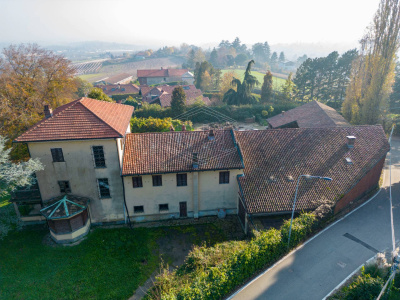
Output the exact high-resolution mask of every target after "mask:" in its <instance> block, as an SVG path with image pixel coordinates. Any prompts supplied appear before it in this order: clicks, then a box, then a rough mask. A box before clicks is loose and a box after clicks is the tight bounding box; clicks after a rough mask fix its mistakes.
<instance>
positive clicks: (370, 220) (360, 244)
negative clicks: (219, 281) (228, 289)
mask: <svg viewBox="0 0 400 300" xmlns="http://www.w3.org/2000/svg"><path fill="white" fill-rule="evenodd" d="M389 155H390V154H388V157H389ZM391 155H392V195H393V206H394V210H393V213H394V225H395V233H396V241H397V240H398V239H399V238H400V226H399V225H400V213H399V208H400V139H397V138H393V140H392V150H391ZM387 166H388V164H387ZM388 186H389V172H388V167H385V180H384V183H383V188H382V190H381V191H380V192H379V194H378V195H377V196H376V197H375V198H374V199H373V200H371V201H370V202H368V203H367V204H366V205H364V206H363V207H361V208H359V209H358V210H357V211H355V212H353V213H352V214H351V215H349V216H348V217H346V218H345V219H343V220H341V221H340V222H338V223H336V224H335V225H334V226H332V227H330V228H329V229H328V230H326V231H324V232H323V233H322V234H320V235H319V236H317V237H316V238H315V239H313V240H312V241H310V242H309V243H307V244H306V245H305V246H304V247H303V248H301V249H300V250H298V251H296V252H293V253H292V254H291V255H289V256H287V257H286V258H285V259H284V260H283V261H281V262H280V263H279V264H278V265H276V266H275V267H274V268H272V269H271V270H269V271H268V272H266V273H265V274H264V275H262V276H260V277H259V278H258V279H256V280H255V281H253V282H252V283H251V284H250V285H248V286H247V287H246V288H245V289H243V290H241V291H240V292H239V293H238V294H236V295H235V296H234V298H233V299H246V300H249V299H273V300H279V299H285V300H286V299H307V300H312V299H322V298H324V297H325V296H326V295H327V294H328V293H329V292H330V291H331V290H332V289H334V288H335V287H336V286H337V285H338V284H339V283H340V282H342V281H343V280H344V279H345V278H346V277H347V276H349V275H350V274H351V273H352V272H353V271H354V270H355V269H356V268H358V267H359V266H360V265H361V264H363V263H364V262H365V261H366V260H368V259H369V258H371V257H372V256H374V255H375V253H376V251H382V250H384V249H387V248H391V231H390V204H389V189H388Z"/></svg>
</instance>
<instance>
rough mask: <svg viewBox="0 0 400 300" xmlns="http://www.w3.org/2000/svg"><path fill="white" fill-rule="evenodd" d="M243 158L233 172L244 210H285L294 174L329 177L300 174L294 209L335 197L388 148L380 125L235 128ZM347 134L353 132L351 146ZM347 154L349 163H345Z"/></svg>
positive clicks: (289, 204)
mask: <svg viewBox="0 0 400 300" xmlns="http://www.w3.org/2000/svg"><path fill="white" fill-rule="evenodd" d="M234 134H235V137H236V141H237V144H238V145H239V148H240V150H241V153H242V155H243V160H244V165H245V168H244V176H242V177H240V178H238V181H239V185H240V188H241V192H242V195H243V196H244V199H245V204H246V207H247V211H248V212H249V213H250V214H252V213H278V212H288V211H291V209H292V205H293V200H294V193H295V189H296V181H297V178H298V176H299V175H303V174H309V175H315V176H323V177H330V178H332V179H333V180H332V181H324V180H302V181H301V183H300V188H299V194H298V198H297V202H296V210H306V209H313V208H315V201H317V200H321V199H324V198H325V199H330V200H338V199H339V198H340V197H341V196H343V195H345V194H346V193H347V192H349V190H350V189H351V188H352V187H353V186H354V185H355V184H356V183H358V182H359V181H360V180H361V179H362V178H363V177H364V176H365V175H366V174H367V172H368V171H370V170H371V169H372V168H373V167H374V166H375V164H377V163H378V162H379V161H380V160H382V159H383V158H384V157H385V155H386V153H387V152H388V151H389V144H388V142H387V139H386V136H385V133H384V131H383V129H382V127H381V126H352V127H350V126H349V127H332V128H289V129H269V130H260V131H235V132H234ZM347 136H354V137H356V140H355V145H354V148H351V149H350V148H349V147H348V146H347V138H346V137H347ZM346 158H350V159H351V161H352V164H347V162H346Z"/></svg>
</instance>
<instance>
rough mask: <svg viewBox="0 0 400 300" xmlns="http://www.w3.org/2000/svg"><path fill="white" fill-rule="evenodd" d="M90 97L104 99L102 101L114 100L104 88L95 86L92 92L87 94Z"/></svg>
mask: <svg viewBox="0 0 400 300" xmlns="http://www.w3.org/2000/svg"><path fill="white" fill-rule="evenodd" d="M87 97H88V98H92V99H97V100H102V101H107V102H113V100H112V99H111V98H110V97H108V96H107V95H106V94H105V93H104V92H103V90H102V89H100V88H93V89H92V90H91V91H90V93H89V94H88V95H87Z"/></svg>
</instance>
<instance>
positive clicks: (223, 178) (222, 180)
mask: <svg viewBox="0 0 400 300" xmlns="http://www.w3.org/2000/svg"><path fill="white" fill-rule="evenodd" d="M229 177H230V172H229V171H221V172H219V184H229Z"/></svg>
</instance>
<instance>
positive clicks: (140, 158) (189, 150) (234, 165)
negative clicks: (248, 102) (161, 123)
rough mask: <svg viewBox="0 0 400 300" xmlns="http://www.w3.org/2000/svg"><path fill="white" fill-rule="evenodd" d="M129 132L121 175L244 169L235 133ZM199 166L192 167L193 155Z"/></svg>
mask: <svg viewBox="0 0 400 300" xmlns="http://www.w3.org/2000/svg"><path fill="white" fill-rule="evenodd" d="M208 134H209V131H185V132H182V131H180V132H154V133H130V134H127V135H126V140H125V151H124V160H123V166H122V175H125V176H126V175H140V174H157V173H175V172H191V171H204V170H226V169H242V168H243V165H242V162H241V160H240V157H239V153H238V151H237V148H236V147H235V144H234V142H233V136H232V131H230V130H217V131H214V134H215V139H214V140H209V139H208ZM194 152H195V153H198V160H199V167H198V169H194V168H193V161H192V158H193V153H194Z"/></svg>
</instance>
